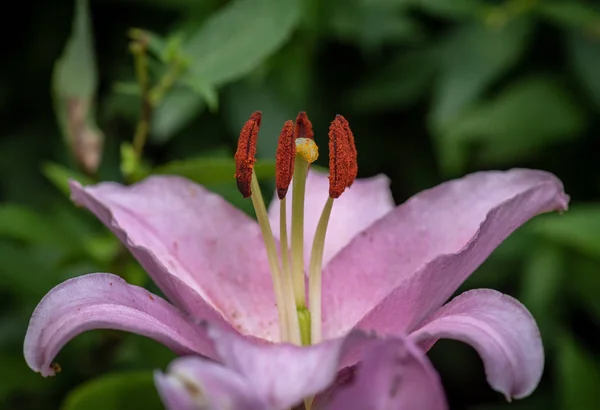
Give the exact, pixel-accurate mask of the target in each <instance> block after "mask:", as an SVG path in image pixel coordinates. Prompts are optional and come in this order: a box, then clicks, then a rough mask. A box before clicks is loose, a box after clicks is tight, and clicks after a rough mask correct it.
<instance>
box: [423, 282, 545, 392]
mask: <svg viewBox="0 0 600 410" xmlns="http://www.w3.org/2000/svg"><path fill="white" fill-rule="evenodd" d="M412 338H413V339H414V340H415V341H416V342H418V343H421V344H423V345H424V347H426V348H429V347H430V346H431V345H433V344H434V343H435V342H436V341H437V339H438V338H450V339H456V340H460V341H463V342H465V343H468V344H470V345H472V346H473V347H474V348H475V349H476V350H477V352H478V353H479V355H480V356H481V358H482V359H483V363H484V365H485V371H486V374H487V379H488V382H489V383H490V385H491V386H492V387H493V388H494V389H495V390H497V391H499V392H501V393H503V394H504V395H505V396H506V398H507V400H510V399H511V397H515V398H522V397H525V396H528V395H529V394H531V392H533V390H534V389H535V388H536V386H537V385H538V383H539V381H540V378H541V377H542V371H543V369H544V347H543V346H542V340H541V338H540V333H539V330H538V327H537V325H536V323H535V320H534V319H533V317H532V316H531V314H530V313H529V312H528V311H527V309H526V308H525V306H523V305H522V304H521V303H519V302H518V301H517V300H515V299H514V298H512V297H510V296H508V295H504V294H502V293H500V292H497V291H495V290H490V289H477V290H471V291H468V292H465V293H463V294H461V295H459V296H457V297H456V298H454V299H452V300H451V301H450V302H449V303H447V304H446V305H444V306H443V307H442V308H441V309H439V310H438V311H437V312H436V313H435V314H434V315H433V316H432V317H431V318H429V319H427V321H426V323H425V324H423V325H422V326H421V327H420V328H419V329H418V330H416V331H415V332H414V333H413V334H412Z"/></svg>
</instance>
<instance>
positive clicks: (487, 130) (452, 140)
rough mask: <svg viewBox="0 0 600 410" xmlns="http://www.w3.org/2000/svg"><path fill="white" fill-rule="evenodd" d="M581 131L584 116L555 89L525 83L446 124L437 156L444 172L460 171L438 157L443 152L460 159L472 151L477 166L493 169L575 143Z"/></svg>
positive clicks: (541, 81)
mask: <svg viewBox="0 0 600 410" xmlns="http://www.w3.org/2000/svg"><path fill="white" fill-rule="evenodd" d="M584 126H585V116H584V113H583V112H582V111H581V109H580V108H579V107H578V105H576V104H575V102H574V99H573V98H572V96H571V95H570V94H568V93H567V92H566V90H565V89H564V88H563V87H561V86H560V84H558V83H557V82H555V81H553V80H552V79H550V78H545V77H532V78H526V79H523V80H521V81H519V82H517V83H515V84H512V85H511V86H509V87H507V88H506V89H505V90H504V91H502V92H501V93H500V94H499V95H498V96H497V97H496V98H495V99H494V100H491V101H489V102H487V103H482V104H480V105H479V106H478V107H477V108H475V109H473V110H471V111H470V112H468V113H466V114H465V115H463V116H462V117H461V118H460V119H458V120H457V121H454V122H453V123H451V124H449V125H448V126H447V127H446V130H445V133H444V135H443V136H442V137H441V138H440V140H439V142H440V144H441V147H442V149H441V152H440V155H441V156H442V163H443V164H444V165H445V168H446V170H447V171H449V172H451V173H452V172H461V171H462V166H463V163H461V162H460V160H461V159H462V158H460V157H459V160H458V161H456V162H455V163H453V162H452V159H454V158H456V157H454V158H451V157H449V156H448V157H444V155H445V153H444V149H446V150H448V149H449V150H455V149H457V148H458V149H459V150H460V151H465V152H463V153H460V154H461V156H462V157H463V158H464V157H466V150H467V149H469V148H470V147H472V146H474V147H476V148H477V149H478V151H476V152H477V159H478V160H479V161H480V162H483V163H485V164H490V163H492V164H498V163H503V162H504V161H513V160H515V159H518V158H525V157H528V156H534V155H537V150H538V149H539V148H540V147H543V146H546V145H548V144H551V143H555V142H557V141H561V140H565V139H573V138H577V137H578V136H579V133H580V132H581V131H582V129H583V127H584ZM450 153H454V152H453V151H450Z"/></svg>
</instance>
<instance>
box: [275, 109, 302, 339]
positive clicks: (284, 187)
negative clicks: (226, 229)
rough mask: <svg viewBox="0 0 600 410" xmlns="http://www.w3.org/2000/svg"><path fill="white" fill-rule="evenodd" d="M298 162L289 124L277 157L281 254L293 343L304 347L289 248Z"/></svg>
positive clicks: (287, 311)
mask: <svg viewBox="0 0 600 410" xmlns="http://www.w3.org/2000/svg"><path fill="white" fill-rule="evenodd" d="M295 158H296V143H295V140H294V123H293V122H292V121H291V120H290V121H286V123H285V124H284V125H283V129H282V130H281V134H280V135H279V142H278V144H277V154H276V162H275V164H276V173H275V186H276V187H277V196H278V198H279V199H280V201H279V244H280V246H279V247H280V253H281V267H282V271H283V286H284V292H285V301H286V306H285V311H286V315H287V321H288V331H289V332H290V333H289V335H288V336H289V338H290V341H292V342H294V343H296V344H298V345H299V344H300V343H301V340H300V329H299V327H298V326H299V323H298V317H297V315H296V308H295V304H294V302H293V301H294V285H293V283H292V271H291V269H290V253H289V252H290V250H289V247H288V233H287V204H286V199H285V196H286V194H287V191H288V188H289V186H290V183H291V182H292V175H293V173H294V162H295Z"/></svg>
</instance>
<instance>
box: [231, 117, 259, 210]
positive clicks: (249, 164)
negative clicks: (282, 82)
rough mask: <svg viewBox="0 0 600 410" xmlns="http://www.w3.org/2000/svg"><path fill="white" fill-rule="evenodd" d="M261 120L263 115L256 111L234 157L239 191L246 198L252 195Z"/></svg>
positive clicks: (241, 136)
mask: <svg viewBox="0 0 600 410" xmlns="http://www.w3.org/2000/svg"><path fill="white" fill-rule="evenodd" d="M261 119H262V113H261V112H260V111H256V112H255V113H254V114H252V115H251V116H250V119H249V120H248V121H246V124H244V127H243V128H242V131H241V132H240V139H239V140H238V146H237V151H236V152H235V155H234V157H233V158H234V159H235V179H236V180H237V186H238V189H239V190H240V192H241V193H242V196H243V197H244V198H248V197H249V196H250V195H252V189H251V188H250V185H251V181H252V171H253V169H254V163H255V162H256V158H255V157H256V141H257V140H258V129H259V128H260V122H261Z"/></svg>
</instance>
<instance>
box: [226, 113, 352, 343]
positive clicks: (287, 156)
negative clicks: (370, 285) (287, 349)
mask: <svg viewBox="0 0 600 410" xmlns="http://www.w3.org/2000/svg"><path fill="white" fill-rule="evenodd" d="M261 120H262V116H261V113H260V112H258V111H257V112H255V113H254V114H252V115H251V116H250V118H249V119H248V121H247V122H246V124H245V125H244V127H243V128H242V131H241V133H240V138H239V140H238V147H237V151H236V153H235V157H234V158H235V163H236V173H235V178H236V181H237V185H238V188H239V190H240V192H241V194H242V196H244V198H248V197H250V198H251V199H252V204H253V206H254V210H255V213H256V217H257V220H258V223H259V225H260V228H261V232H262V235H263V239H264V242H265V249H266V252H267V256H268V259H269V265H270V268H271V278H272V282H273V290H274V293H275V301H276V304H277V311H278V318H279V330H280V339H281V340H280V341H281V342H290V343H295V344H298V345H300V344H303V345H307V344H315V343H319V342H320V341H321V333H322V329H321V323H322V314H321V300H322V295H321V293H322V291H321V272H322V264H323V252H324V247H325V238H326V234H327V225H328V223H329V218H330V216H331V212H332V209H333V204H334V200H335V199H336V198H338V197H339V196H340V195H342V193H343V192H344V191H345V190H346V189H347V188H349V187H350V186H351V185H352V183H353V182H354V180H355V179H356V176H357V173H358V163H357V151H356V146H355V144H354V135H353V133H352V131H351V130H350V126H349V124H348V121H347V120H346V119H345V118H344V117H343V116H341V115H337V116H336V117H335V119H334V120H333V121H332V122H331V125H330V127H329V134H328V136H329V147H328V148H329V197H328V198H327V201H326V202H325V206H324V207H323V211H322V213H321V217H320V219H319V223H318V225H317V230H316V232H315V236H314V240H313V244H312V248H311V257H310V263H309V266H308V267H305V266H304V201H305V191H306V181H307V177H308V172H309V168H310V166H311V164H312V163H314V162H315V161H316V160H317V159H318V157H319V148H318V146H317V144H316V142H315V141H314V133H313V127H312V123H311V122H310V120H309V119H308V116H307V115H306V113H305V112H300V113H299V114H298V116H297V117H296V121H295V122H293V121H291V120H289V121H286V122H285V124H284V125H283V128H282V130H281V133H280V135H279V140H278V144H277V153H276V165H275V167H276V175H275V185H276V190H277V197H278V199H279V202H280V204H279V205H280V232H279V238H280V244H279V245H280V246H279V247H277V246H276V243H275V240H274V236H273V232H272V231H271V227H270V225H269V221H268V217H267V211H266V207H265V204H264V200H263V198H262V194H261V192H260V186H259V184H258V180H257V179H256V174H255V172H254V163H255V162H256V158H255V155H256V144H257V141H258V133H259V129H260V124H261ZM292 181H293V182H294V183H293V185H292ZM290 185H292V193H291V196H292V198H291V200H292V215H291V226H290V227H289V228H290V229H289V230H290V236H289V238H290V243H289V246H288V226H287V215H286V213H287V206H286V198H287V196H288V194H289V192H288V191H289V187H290ZM307 275H308V285H309V289H308V292H307V290H306V288H305V287H306V285H305V283H306V276H307ZM307 293H308V301H309V304H308V306H307V303H306V300H307Z"/></svg>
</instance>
